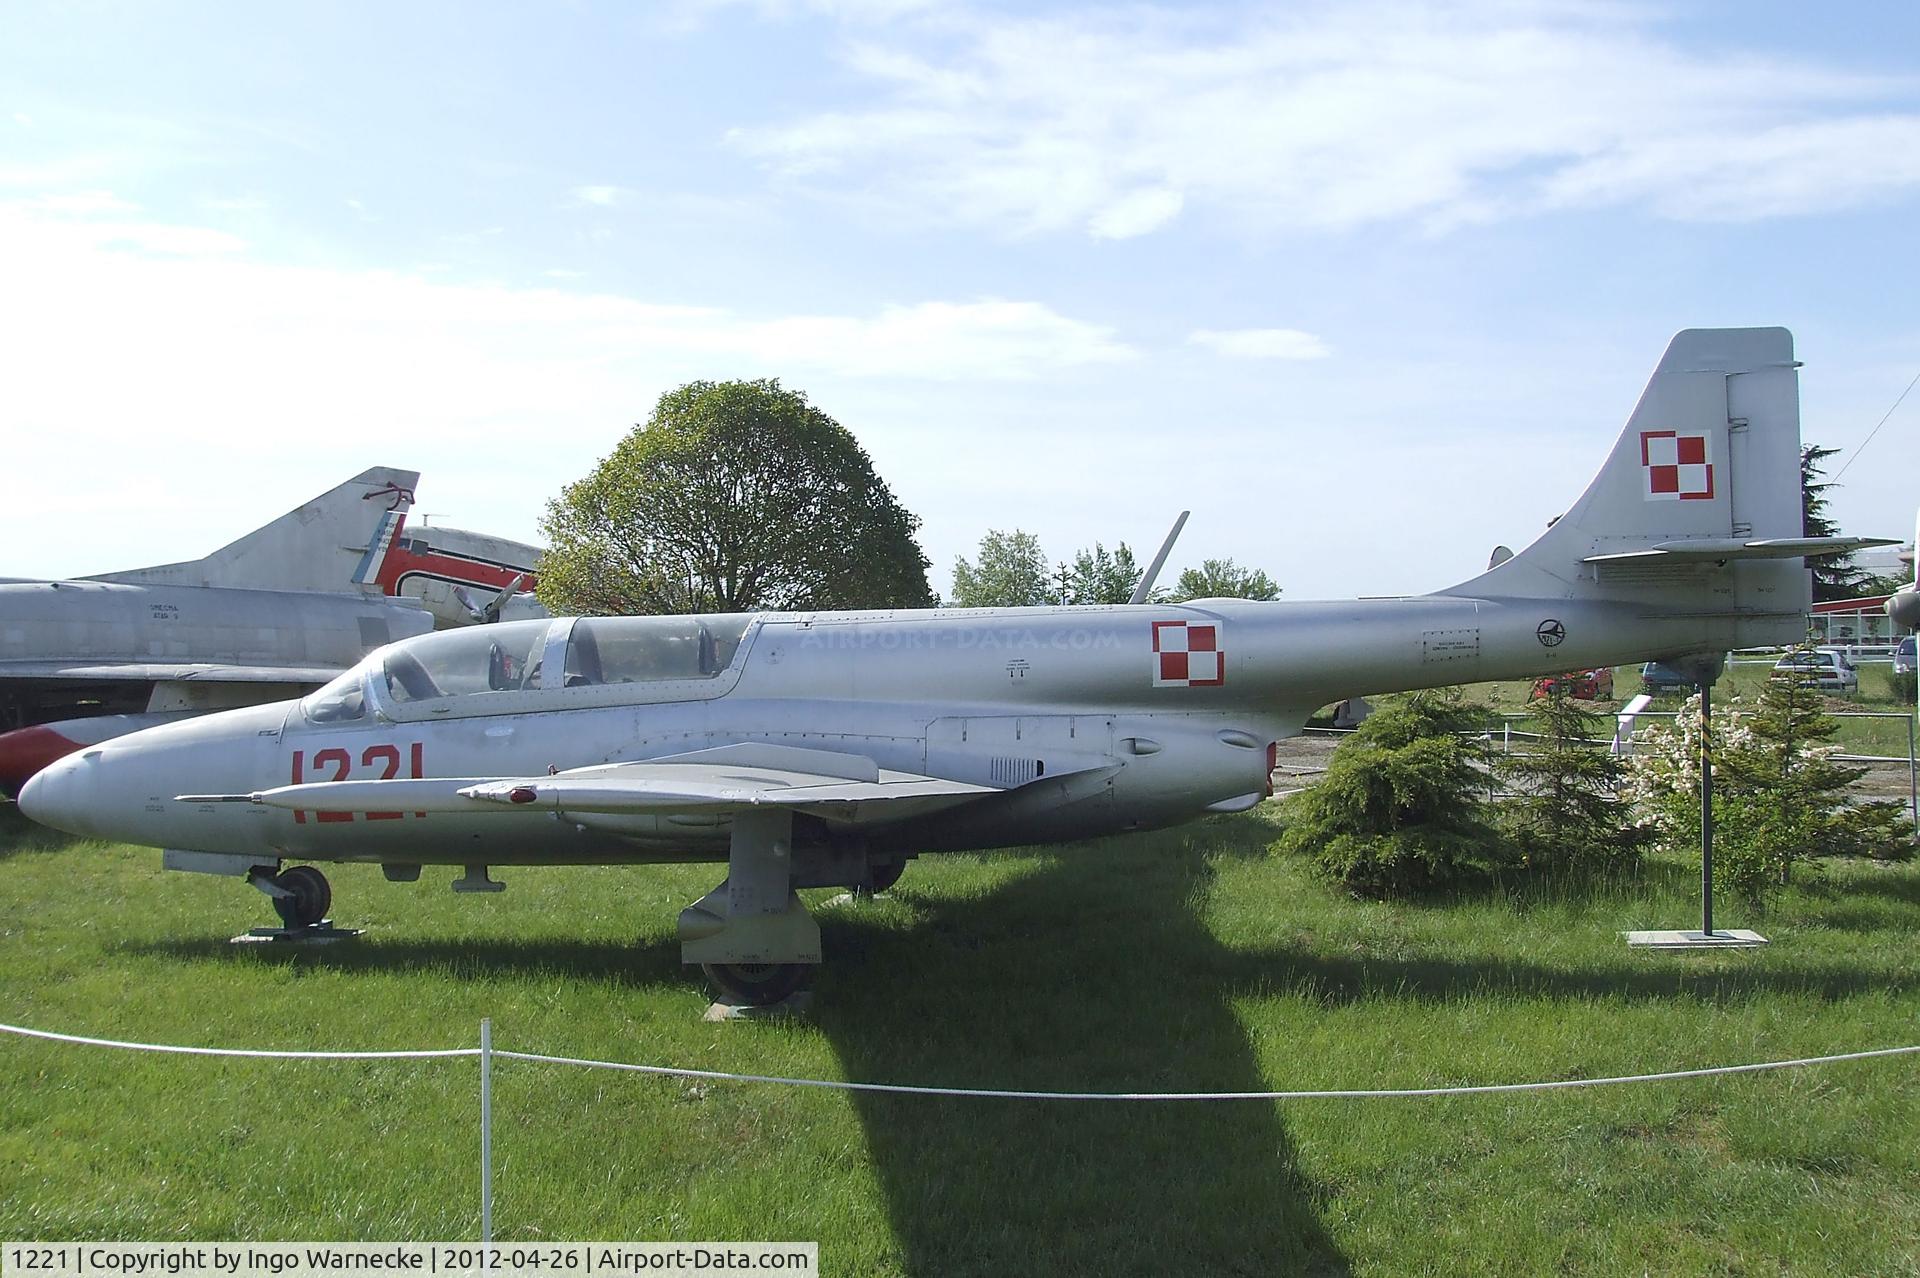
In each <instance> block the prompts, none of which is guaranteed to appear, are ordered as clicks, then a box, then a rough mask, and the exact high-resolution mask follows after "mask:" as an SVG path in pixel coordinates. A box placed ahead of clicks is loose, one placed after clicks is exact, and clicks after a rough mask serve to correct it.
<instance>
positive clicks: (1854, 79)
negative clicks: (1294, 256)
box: [728, 2, 1920, 238]
mask: <svg viewBox="0 0 1920 1278" xmlns="http://www.w3.org/2000/svg"><path fill="white" fill-rule="evenodd" d="M1635 14H1636V11H1634V10H1631V9H1607V8H1603V9H1581V8H1577V7H1572V6H1562V5H1556V4H1551V3H1540V4H1537V5H1534V4H1528V3H1524V2H1522V3H1514V4H1504V5H1496V6H1491V7H1489V8H1485V9H1480V10H1474V9H1470V8H1463V7H1461V6H1457V5H1450V4H1436V3H1417V2H1416V3H1375V4H1368V5H1352V6H1324V7H1316V8H1312V9H1306V10H1298V9H1296V10H1292V11H1290V12H1285V13H1277V12H1275V11H1273V10H1270V9H1267V8H1263V7H1255V8H1252V9H1249V10H1247V11H1244V15H1243V16H1239V17H1234V18H1229V19H1222V18H1220V17H1218V16H1217V15H1215V16H1189V15H1188V14H1187V13H1185V12H1181V11H1165V10H1152V9H1129V10H1123V11H1107V12H1105V13H1099V12H1096V13H1091V14H1086V13H1083V14H1076V15H1074V16H1073V17H1071V18H1064V19H1047V18H1027V17H994V18H960V17H956V16H954V15H952V14H951V13H947V14H943V15H942V16H941V17H940V18H939V19H938V20H928V21H925V22H918V23H913V22H909V23H906V24H902V25H897V26H893V27H888V28H886V29H884V30H882V31H880V32H878V33H869V34H868V35H867V36H866V37H865V38H864V39H863V40H862V41H861V42H859V43H857V44H855V45H853V46H852V47H851V48H850V49H849V51H848V54H847V61H848V64H849V66H850V67H851V69H852V70H853V71H854V72H855V73H857V74H858V75H859V76H861V77H863V78H864V79H865V81H866V83H867V84H868V85H869V86H871V94H870V97H869V99H868V100H867V101H865V102H862V103H859V104H856V105H851V106H846V107H842V108H840V109H837V110H833V111H827V112H822V113H818V114H815V115H812V116H804V117H801V118H799V119H796V120H793V121H790V122H782V123H779V124H767V125H763V126H759V127H747V128H739V129H735V130H734V131H733V132H732V133H730V134H729V136H728V140H729V141H730V142H731V143H732V144H733V145H734V146H736V147H738V148H741V149H743V150H744V151H746V152H747V153H749V154H751V155H753V156H756V157H758V158H759V159H761V160H762V161H764V162H765V163H766V164H767V165H768V166H769V167H771V168H772V169H774V170H775V171H777V172H778V173H780V174H782V175H784V176H786V177H787V178H789V179H791V180H793V181H795V182H797V183H799V184H801V185H803V186H804V185H806V184H808V183H809V182H811V181H813V180H815V179H817V178H823V177H827V176H830V179H831V180H830V181H821V182H820V186H819V189H820V190H821V191H822V192H823V193H828V194H832V195H834V196H835V197H843V196H844V197H846V198H853V199H864V200H868V201H871V202H873V203H874V204H876V205H878V206H880V207H882V208H887V209H892V210H896V211H898V212H899V214H900V215H901V216H903V217H911V218H914V219H918V220H925V219H928V218H934V219H938V220H941V221H946V222H951V223H958V224H962V225H974V226H985V227H989V228H992V229H996V230H999V231H1003V232H1008V233H1014V234H1030V233H1036V232H1057V231H1067V230H1078V231H1082V232H1084V233H1087V234H1091V235H1094V236H1101V237H1114V238H1118V237H1124V236H1128V235H1141V234H1146V233H1149V232H1151V231H1153V230H1156V229H1158V228H1160V227H1162V226H1165V225H1166V224H1167V223H1169V222H1170V221H1171V220H1173V218H1175V217H1176V216H1178V215H1179V214H1180V212H1181V210H1182V209H1183V208H1185V209H1186V210H1188V211H1192V210H1195V209H1199V208H1203V207H1206V208H1215V209H1220V210H1223V211H1225V212H1227V213H1228V214H1230V215H1232V216H1233V217H1235V218H1237V219H1238V220H1240V221H1242V222H1243V223H1245V224H1246V225H1248V226H1251V227H1256V228H1258V229H1261V230H1263V231H1271V230H1288V229H1301V228H1336V229H1338V228H1348V227H1354V226H1359V225H1364V224H1368V223H1373V222H1380V221H1385V220H1394V219H1414V220H1417V221H1420V222H1422V223H1424V224H1426V225H1428V226H1430V227H1442V228H1443V227H1445V226H1448V225H1452V224H1455V223H1458V222H1462V221H1472V220H1486V219H1489V218H1494V217H1506V216H1513V215H1516V214H1523V213H1530V212H1536V211H1539V210H1542V209H1552V208H1570V207H1590V206H1594V205H1602V204H1616V203H1623V202H1631V203H1635V204H1640V205H1643V206H1645V207H1648V208H1650V209H1652V210H1653V211H1655V212H1656V213H1658V214H1661V215H1663V216H1669V217H1678V218H1693V219H1699V218H1711V219H1739V218H1751V217H1763V216H1774V215H1779V214H1783V213H1795V212H1801V211H1806V210H1814V209H1829V208H1836V207H1844V206H1850V205H1853V204H1857V203H1860V202H1862V201H1866V200H1872V199H1879V198H1885V197H1887V196H1889V195H1890V194H1894V193H1909V192H1911V191H1913V190H1914V189H1915V187H1917V186H1920V110H1916V109H1915V94H1914V86H1913V85H1912V84H1911V83H1909V82H1906V81H1894V80H1889V79H1885V78H1875V77H1871V76H1867V75H1862V74H1855V73H1852V72H1848V71H1845V70H1840V69H1834V68H1830V67H1826V66H1822V65H1820V64H1818V63H1816V62H1814V61H1812V60H1810V59H1807V60H1800V61H1787V60H1780V59H1772V60H1769V59H1765V58H1761V57H1757V56H1752V55H1747V54H1743V53H1742V52H1741V51H1740V50H1739V48H1738V47H1737V45H1736V46H1733V47H1728V46H1727V45H1725V44H1716V45H1715V46H1713V47H1710V48H1705V49H1701V50H1697V51H1696V50H1693V49H1688V48H1683V47H1681V46H1679V45H1677V44H1675V43H1673V42H1672V41H1671V40H1668V39H1666V38H1664V36H1663V34H1662V33H1661V32H1660V31H1659V29H1658V28H1657V27H1656V26H1655V25H1654V19H1653V18H1652V17H1650V16H1647V17H1639V18H1636V17H1635Z"/></svg>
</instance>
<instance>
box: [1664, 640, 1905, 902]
mask: <svg viewBox="0 0 1920 1278" xmlns="http://www.w3.org/2000/svg"><path fill="white" fill-rule="evenodd" d="M1713 717H1714V725H1713V727H1714V732H1713V737H1714V739H1713V749H1712V757H1713V770H1714V783H1713V784H1714V791H1713V819H1714V840H1713V859H1714V867H1715V871H1716V877H1717V878H1718V879H1719V881H1720V882H1721V883H1723V884H1725V885H1726V886H1727V888H1729V889H1730V890H1731V891H1733V892H1735V893H1738V894H1739V895H1740V896H1742V897H1744V898H1745V899H1747V900H1748V901H1749V902H1751V903H1754V904H1758V903H1759V902H1760V901H1762V900H1763V899H1764V898H1765V896H1766V894H1767V893H1768V892H1769V891H1770V890H1772V889H1774V888H1777V887H1780V886H1783V885H1785V884H1787V883H1789V882H1791V881H1792V878H1793V874H1794V870H1795V867H1796V866H1799V865H1802V864H1803V863H1806V862H1808V861H1810V860H1812V859H1814V858H1817V857H1824V856H1869V857H1875V858H1882V859H1888V860H1896V859H1903V858H1905V857H1908V856H1910V855H1912V852H1913V847H1912V843H1911V838H1912V824H1911V822H1909V821H1908V820H1907V819H1906V817H1905V815H1904V813H1903V808H1904V805H1903V804H1898V803H1881V802H1872V803H1856V802H1854V801H1852V799H1851V798H1850V797H1849V795H1848V792H1847V791H1848V787H1849V786H1850V785H1851V784H1852V783H1853V782H1854V781H1855V780H1857V779H1858V778H1859V777H1860V776H1861V775H1862V774H1863V773H1864V771H1865V769H1862V768H1855V767H1850V766H1848V765H1846V764H1843V763H1840V762H1838V761H1837V760H1836V759H1835V758H1834V757H1833V756H1834V755H1835V753H1837V750H1838V747H1836V746H1835V745H1834V744H1833V737H1834V734H1835V733H1837V732H1838V731H1839V726H1840V725H1839V723H1838V722H1837V721H1836V720H1835V719H1834V718H1833V717H1832V716H1831V715H1828V714H1827V713H1825V711H1824V709H1823V708H1822V704H1821V701H1820V697H1819V694H1818V692H1817V691H1816V690H1815V688H1814V687H1813V686H1812V682H1811V672H1810V671H1790V670H1776V671H1775V672H1774V673H1773V674H1772V675H1771V676H1769V678H1768V679H1767V682H1766V684H1765V686H1764V687H1762V689H1761V691H1760V696H1759V698H1758V700H1757V702H1756V703H1755V705H1754V706H1753V707H1752V708H1751V709H1746V708H1743V707H1739V706H1734V707H1730V708H1728V709H1726V710H1719V709H1716V710H1715V712H1714V716H1713ZM1699 758H1700V702H1699V698H1698V697H1695V698H1693V699H1691V700H1689V701H1688V702H1687V704H1686V706H1685V708H1684V709H1683V710H1682V711H1681V714H1680V717H1679V718H1678V719H1677V720H1675V722H1674V726H1673V727H1672V728H1670V729H1667V730H1665V731H1661V730H1655V731H1654V732H1652V733H1650V734H1649V738H1648V741H1647V743H1646V749H1645V750H1644V751H1642V752H1639V753H1636V755H1635V758H1634V763H1633V770H1634V789H1635V794H1636V800H1637V802H1638V803H1639V805H1640V807H1641V810H1642V812H1643V813H1644V814H1645V816H1646V818H1647V819H1648V820H1649V822H1650V824H1651V825H1652V827H1653V828H1654V829H1655V830H1656V831H1657V833H1658V836H1659V838H1660V840H1661V842H1662V843H1663V844H1664V845H1665V846H1666V847H1668V848H1670V849H1672V850H1674V851H1678V852H1687V853H1691V854H1692V855H1694V856H1698V855H1699V854H1700V824H1699V820H1700V817H1699V812H1700V807H1699V804H1700V768H1699Z"/></svg>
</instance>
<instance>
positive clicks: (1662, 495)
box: [1640, 430, 1713, 501]
mask: <svg viewBox="0 0 1920 1278" xmlns="http://www.w3.org/2000/svg"><path fill="white" fill-rule="evenodd" d="M1640 473H1641V474H1642V475H1644V476H1646V481H1645V482H1646V499H1647V500H1648V501H1712V500H1713V457H1712V455H1711V454H1710V453H1709V452H1708V451H1707V437H1706V436H1705V435H1682V434H1680V433H1679V432H1678V431H1671V430H1643V431H1641V432H1640Z"/></svg>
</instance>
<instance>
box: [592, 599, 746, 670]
mask: <svg viewBox="0 0 1920 1278" xmlns="http://www.w3.org/2000/svg"><path fill="white" fill-rule="evenodd" d="M752 621H753V615H752V614H751V613H720V614H715V615H711V616H704V617H582V618H581V619H580V620H579V621H577V622H575V623H574V626H573V636H572V639H571V641H570V642H569V643H568V644H567V680H566V686H567V687H569V688H576V687H580V686H582V685H589V684H603V683H648V682H653V681H656V680H661V679H714V678H718V677H719V676H720V675H721V674H722V673H724V672H725V671H726V669H727V667H728V666H730V665H732V664H733V657H734V654H735V653H736V652H738V651H739V650H740V641H741V639H742V638H744V637H745V635H746V633H747V626H748V624H749V623H751V622H752Z"/></svg>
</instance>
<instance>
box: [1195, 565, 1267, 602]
mask: <svg viewBox="0 0 1920 1278" xmlns="http://www.w3.org/2000/svg"><path fill="white" fill-rule="evenodd" d="M1173 596H1174V599H1175V601H1176V602H1178V601H1182V600H1187V599H1278V598H1279V597H1280V587H1278V586H1276V585H1274V583H1273V578H1271V577H1269V576H1267V574H1266V573H1265V572H1262V571H1261V570H1260V569H1258V568H1242V567H1240V566H1239V565H1238V564H1235V563H1234V562H1233V560H1231V559H1208V560H1206V561H1204V562H1203V563H1202V564H1201V565H1200V566H1199V567H1198V568H1189V569H1187V570H1186V571H1185V572H1183V573H1181V574H1180V580H1179V581H1178V582H1177V583H1175V585H1174V588H1173Z"/></svg>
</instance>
